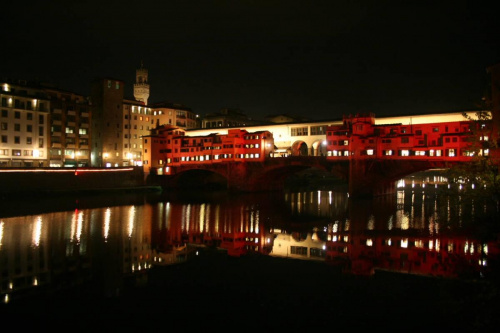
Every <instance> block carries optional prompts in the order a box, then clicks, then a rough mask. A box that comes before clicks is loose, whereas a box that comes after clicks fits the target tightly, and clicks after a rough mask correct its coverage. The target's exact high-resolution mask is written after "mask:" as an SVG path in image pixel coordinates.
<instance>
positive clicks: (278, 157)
mask: <svg viewBox="0 0 500 333" xmlns="http://www.w3.org/2000/svg"><path fill="white" fill-rule="evenodd" d="M469 116H475V112H470V113H469ZM471 124H474V126H476V125H477V123H476V122H471V121H470V120H468V119H467V118H466V117H464V114H463V113H447V114H432V115H424V116H406V117H391V118H381V119H376V118H375V116H374V115H355V116H349V117H344V119H342V120H341V121H336V122H312V123H300V124H298V123H293V124H277V125H270V126H260V127H259V126H251V127H247V128H245V129H244V130H242V129H238V130H234V129H228V128H221V129H207V130H192V131H187V132H186V133H185V136H182V137H179V138H182V140H179V141H181V142H180V143H179V144H180V146H179V149H178V150H179V151H184V153H183V155H182V154H181V155H177V157H172V156H173V155H172V156H170V155H169V156H170V157H169V156H164V157H163V158H164V161H166V166H165V165H164V166H163V167H162V168H160V170H162V171H161V172H159V173H158V174H162V175H164V176H165V177H161V178H162V182H163V183H162V185H164V186H180V185H179V183H178V179H180V177H179V176H181V175H183V174H185V173H187V172H192V171H193V170H196V171H198V172H199V171H205V172H210V173H214V174H218V175H221V176H222V177H224V178H225V179H227V185H228V188H229V189H234V190H238V191H259V190H273V189H279V188H282V186H283V184H284V181H285V179H286V178H287V177H288V176H289V175H291V174H293V173H296V172H298V171H301V170H304V169H307V168H319V169H322V170H326V171H328V172H330V173H332V174H334V175H337V176H338V177H339V178H341V179H344V180H346V181H348V183H349V194H350V195H351V196H353V197H356V196H373V195H381V194H389V193H393V192H394V191H395V182H396V181H397V180H399V179H401V178H403V177H404V176H406V175H409V174H411V173H414V172H417V171H422V170H427V169H432V168H448V167H450V166H452V165H453V164H456V163H463V162H467V161H470V160H471V159H472V158H473V157H474V156H475V154H490V152H489V151H488V150H487V149H483V148H479V149H478V148H477V147H473V142H472V140H471V138H472V131H471ZM480 130H481V131H482V132H481V134H480V137H479V140H480V141H483V142H484V141H487V140H488V139H489V137H490V136H491V134H489V133H490V132H491V131H490V128H489V127H484V128H480ZM214 132H215V133H216V134H215V133H214ZM216 135H217V136H226V135H228V136H229V137H231V140H232V141H227V140H228V139H227V138H226V139H224V140H226V141H224V143H220V144H219V146H217V147H216V146H215V145H216V142H218V141H220V140H219V139H214V138H216ZM271 137H272V140H273V141H272V146H271V144H270V141H269V140H270V139H271ZM209 138H210V139H209ZM174 139H175V138H174V137H172V142H174V141H175V140H174ZM160 141H161V140H160ZM164 141H169V142H170V140H164ZM221 142H222V141H221ZM233 144H234V145H233ZM162 147H163V148H164V149H163V151H172V150H174V149H171V148H167V149H165V147H164V146H162ZM223 147H224V148H223ZM227 147H231V149H230V150H228V149H226V148H227ZM236 147H238V148H236ZM256 148H257V149H256ZM152 149H154V148H152ZM217 149H222V150H217ZM175 150H177V149H175ZM208 152H210V153H208ZM227 158H228V159H227ZM152 159H153V158H152ZM169 161H170V162H172V161H177V162H175V163H169Z"/></svg>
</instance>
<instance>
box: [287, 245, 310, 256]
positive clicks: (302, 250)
mask: <svg viewBox="0 0 500 333" xmlns="http://www.w3.org/2000/svg"><path fill="white" fill-rule="evenodd" d="M290 253H291V254H297V255H301V256H307V247H305V246H290Z"/></svg>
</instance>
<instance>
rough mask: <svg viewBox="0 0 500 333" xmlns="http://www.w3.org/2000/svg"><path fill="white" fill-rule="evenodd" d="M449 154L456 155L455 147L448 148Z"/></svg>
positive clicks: (450, 155)
mask: <svg viewBox="0 0 500 333" xmlns="http://www.w3.org/2000/svg"><path fill="white" fill-rule="evenodd" d="M448 156H449V157H455V149H448Z"/></svg>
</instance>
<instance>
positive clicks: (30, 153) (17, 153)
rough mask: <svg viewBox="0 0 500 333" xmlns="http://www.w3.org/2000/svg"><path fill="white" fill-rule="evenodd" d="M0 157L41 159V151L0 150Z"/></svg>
mask: <svg viewBox="0 0 500 333" xmlns="http://www.w3.org/2000/svg"><path fill="white" fill-rule="evenodd" d="M0 156H33V157H43V150H37V149H24V150H21V149H0Z"/></svg>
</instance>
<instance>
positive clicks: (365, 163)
mask: <svg viewBox="0 0 500 333" xmlns="http://www.w3.org/2000/svg"><path fill="white" fill-rule="evenodd" d="M388 171H390V168H387V166H386V165H383V163H380V162H378V161H376V160H368V159H366V160H358V159H351V160H350V163H349V196H350V197H353V198H365V197H376V196H382V195H390V194H394V193H396V182H395V181H394V180H392V177H388V175H387V173H388Z"/></svg>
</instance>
